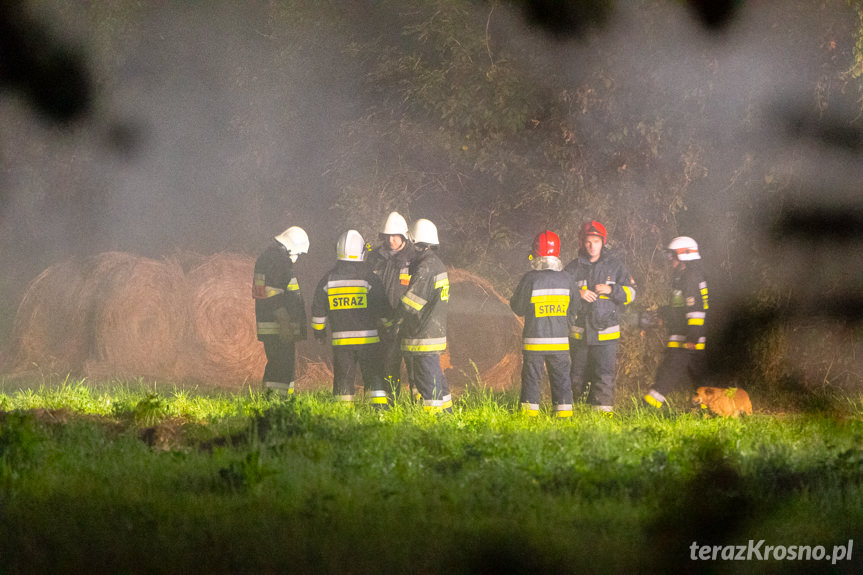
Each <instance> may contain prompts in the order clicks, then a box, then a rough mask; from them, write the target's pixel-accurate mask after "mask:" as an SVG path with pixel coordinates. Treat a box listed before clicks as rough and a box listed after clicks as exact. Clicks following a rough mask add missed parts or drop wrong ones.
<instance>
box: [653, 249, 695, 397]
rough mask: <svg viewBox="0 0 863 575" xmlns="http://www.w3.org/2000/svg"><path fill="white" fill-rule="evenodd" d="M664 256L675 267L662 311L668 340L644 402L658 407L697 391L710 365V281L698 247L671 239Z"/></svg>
mask: <svg viewBox="0 0 863 575" xmlns="http://www.w3.org/2000/svg"><path fill="white" fill-rule="evenodd" d="M665 253H666V254H667V255H668V258H669V260H671V265H672V266H673V270H672V277H671V303H670V305H668V306H666V307H664V308H663V309H662V323H663V324H664V325H665V326H666V328H667V329H668V341H667V343H666V347H665V354H664V355H663V356H662V361H660V363H659V367H658V368H657V371H656V381H655V383H654V385H653V388H651V390H650V391H649V392H648V394H647V395H645V396H644V401H645V402H647V403H648V404H649V405H652V406H653V407H657V408H661V407H662V406H663V405H664V404H665V396H666V395H667V394H669V393H671V392H673V391H681V390H685V389H687V386H689V387H691V388H692V390H695V388H696V387H697V385H698V380H699V379H700V378H701V377H703V376H704V373H705V370H706V366H707V360H706V357H705V348H706V347H707V337H706V331H705V330H706V326H705V321H706V319H707V309H708V304H707V280H706V279H705V277H704V270H703V268H702V267H701V254H699V252H698V244H697V243H696V242H695V240H693V239H692V238H690V237H688V236H680V237H677V238H674V239H673V240H671V242H670V243H669V244H668V248H667V249H666V250H665Z"/></svg>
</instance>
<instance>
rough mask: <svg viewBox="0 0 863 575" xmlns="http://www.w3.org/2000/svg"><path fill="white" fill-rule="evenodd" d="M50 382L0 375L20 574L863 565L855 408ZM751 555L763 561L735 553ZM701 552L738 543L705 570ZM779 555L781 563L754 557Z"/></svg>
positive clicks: (4, 502) (862, 430)
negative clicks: (616, 405)
mask: <svg viewBox="0 0 863 575" xmlns="http://www.w3.org/2000/svg"><path fill="white" fill-rule="evenodd" d="M34 385H35V387H29V388H28V387H22V386H21V384H20V383H15V384H14V385H13V384H12V383H11V382H2V381H0V573H3V574H7V573H19V572H26V573H72V572H75V573H204V572H209V573H226V572H240V573H249V572H252V573H260V572H264V573H284V572H299V573H512V572H530V573H671V572H675V573H681V572H683V573H685V572H707V573H766V572H767V573H769V572H774V573H813V572H819V573H820V572H823V573H835V572H839V573H859V572H861V571H863V403H861V399H860V398H851V397H843V398H840V399H839V400H838V402H837V401H834V402H833V403H832V405H834V406H838V407H836V408H835V409H832V410H829V411H821V412H817V413H784V414H781V415H777V414H773V415H766V414H763V413H762V414H757V415H754V416H752V417H749V418H746V419H741V420H726V419H706V418H703V417H702V416H701V415H700V414H698V413H690V412H689V411H688V410H681V411H672V412H670V413H668V414H663V415H658V414H656V413H652V412H649V411H646V410H642V409H640V407H639V406H637V405H636V404H635V403H633V404H632V406H631V407H629V408H628V409H627V408H624V409H620V410H618V413H617V414H616V416H615V417H614V418H606V417H603V416H601V415H599V414H595V413H593V412H590V411H588V410H578V409H577V410H576V413H575V416H574V418H573V419H572V420H571V421H556V420H553V419H551V418H550V417H549V414H548V412H544V413H542V414H541V415H540V417H539V418H535V419H531V418H527V417H525V416H522V415H520V414H518V413H514V412H515V407H516V404H517V397H516V396H515V395H511V394H493V393H490V392H484V391H477V390H471V391H468V392H466V393H464V394H463V395H462V396H461V397H459V398H458V399H457V401H456V403H455V413H454V414H452V415H446V414H444V415H437V416H435V415H429V414H426V413H424V412H423V411H422V410H421V409H419V408H417V407H416V406H414V405H412V404H411V403H410V402H409V401H407V400H402V401H401V402H400V403H399V405H397V406H396V408H395V409H393V410H391V411H389V412H385V413H378V412H375V411H373V410H372V409H371V408H370V407H369V406H368V405H365V404H358V405H357V406H356V407H354V408H349V407H346V406H344V405H339V404H334V403H333V402H332V401H331V400H330V398H329V394H327V393H324V392H315V393H300V394H298V395H297V396H295V397H294V398H291V399H281V398H279V397H277V396H273V395H265V394H262V393H259V392H257V391H254V390H247V391H246V392H243V393H233V394H232V393H227V392H221V393H220V392H215V391H204V390H196V389H183V388H178V387H173V386H155V387H154V386H152V385H150V386H147V385H140V384H135V383H117V384H102V385H95V384H90V383H88V382H80V381H75V382H72V381H68V380H67V381H64V382H59V383H53V384H51V383H46V382H40V383H36V384H34ZM750 540H752V541H753V542H754V549H755V551H754V552H751V553H750V552H749V550H747V553H749V557H750V559H751V560H749V561H741V560H737V561H734V560H724V561H723V560H721V553H722V549H724V548H725V546H730V545H734V546H748V545H749V542H750ZM761 540H764V543H763V544H761V545H760V546H758V542H759V541H761ZM849 540H853V541H854V543H853V544H852V546H851V547H850V552H851V553H850V554H851V558H850V560H849V559H848V558H847V552H848V549H847V547H848V542H849ZM693 543H695V544H696V545H699V546H700V545H711V546H722V548H721V549H720V550H719V551H718V558H717V560H715V561H714V560H692V558H691V556H692V554H693V548H692V544H693ZM768 546H770V547H776V546H781V547H782V554H784V555H785V558H784V559H782V560H774V559H773V555H771V559H770V560H767V559H766V558H764V559H763V560H759V559H758V557H759V556H761V557H764V555H765V553H766V551H765V550H766V547H768ZM792 546H802V547H800V548H797V547H795V548H794V554H795V556H796V555H798V554H799V555H804V556H810V557H811V556H812V555H815V556H818V555H819V546H823V548H824V553H825V555H826V556H831V557H832V556H833V555H835V554H836V553H837V552H838V551H840V548H839V546H845V547H846V549H844V551H845V553H846V556H845V557H844V558H842V559H838V560H837V559H833V558H831V559H827V558H825V559H821V560H820V561H816V560H811V559H810V560H799V559H790V555H791V548H792ZM696 549H698V548H696ZM807 549H808V551H807ZM771 552H774V551H773V550H771ZM774 553H778V549H777V550H776V551H775V552H774ZM834 562H835V564H834Z"/></svg>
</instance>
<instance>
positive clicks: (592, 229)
mask: <svg viewBox="0 0 863 575" xmlns="http://www.w3.org/2000/svg"><path fill="white" fill-rule="evenodd" d="M587 236H599V237H601V238H602V243H603V245H605V244H606V243H607V242H608V232H606V231H605V226H604V225H602V224H601V223H599V222H597V221H596V220H593V221H591V222H585V223H584V225H583V226H581V233H580V234H578V237H579V239H580V240H581V241H582V242H584V240H585V239H586V238H587Z"/></svg>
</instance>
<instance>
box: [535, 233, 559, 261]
mask: <svg viewBox="0 0 863 575" xmlns="http://www.w3.org/2000/svg"><path fill="white" fill-rule="evenodd" d="M533 255H534V256H536V257H538V258H541V257H543V256H554V257H558V256H559V255H560V238H559V237H557V234H556V233H554V232H552V231H549V230H545V231H544V232H542V233H541V234H539V235H537V236H536V237H535V238H534V239H533Z"/></svg>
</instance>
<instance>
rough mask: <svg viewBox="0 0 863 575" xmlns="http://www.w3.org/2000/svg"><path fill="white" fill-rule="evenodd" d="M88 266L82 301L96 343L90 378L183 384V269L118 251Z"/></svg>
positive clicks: (87, 366) (88, 367) (169, 262)
mask: <svg viewBox="0 0 863 575" xmlns="http://www.w3.org/2000/svg"><path fill="white" fill-rule="evenodd" d="M89 263H90V265H89V266H88V278H87V282H86V284H85V289H84V292H85V293H84V297H85V298H91V302H92V303H91V304H90V308H91V309H92V313H91V314H90V315H91V322H92V326H93V343H92V346H91V355H90V358H89V359H88V360H87V362H86V364H85V366H84V367H85V372H86V373H87V375H88V376H90V377H94V378H103V377H146V378H155V379H162V380H174V381H176V380H179V379H182V377H183V374H184V366H183V362H182V361H181V357H180V353H181V348H182V344H183V341H184V339H185V331H186V326H187V321H186V309H185V302H184V299H183V298H184V295H183V288H184V285H185V282H184V278H183V271H182V268H180V266H179V265H178V264H177V263H176V262H175V261H172V260H162V261H158V260H153V259H149V258H143V257H138V256H134V255H132V254H126V253H120V252H107V253H103V254H99V255H98V256H95V257H94V258H92V260H91V262H89Z"/></svg>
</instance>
